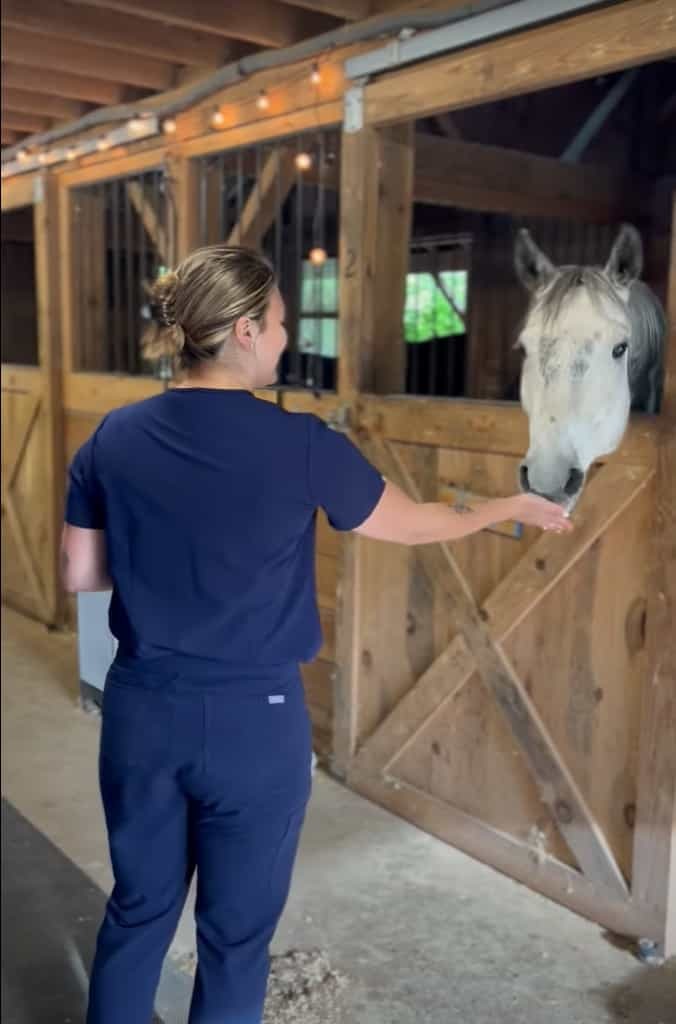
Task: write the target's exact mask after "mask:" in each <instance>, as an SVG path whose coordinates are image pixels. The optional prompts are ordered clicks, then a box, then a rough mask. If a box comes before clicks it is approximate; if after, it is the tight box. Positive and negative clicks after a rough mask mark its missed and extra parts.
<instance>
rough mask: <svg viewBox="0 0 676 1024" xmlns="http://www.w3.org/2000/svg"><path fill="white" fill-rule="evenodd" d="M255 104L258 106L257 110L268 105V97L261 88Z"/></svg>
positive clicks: (263, 108) (265, 108) (264, 108)
mask: <svg viewBox="0 0 676 1024" xmlns="http://www.w3.org/2000/svg"><path fill="white" fill-rule="evenodd" d="M256 106H257V107H258V109H259V110H267V109H268V107H269V106H270V98H269V96H268V94H267V93H266V91H265V89H261V91H260V93H259V94H258V99H257V100H256Z"/></svg>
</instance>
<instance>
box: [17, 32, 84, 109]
mask: <svg viewBox="0 0 676 1024" xmlns="http://www.w3.org/2000/svg"><path fill="white" fill-rule="evenodd" d="M3 17H4V14H3ZM2 106H3V108H4V107H8V108H10V109H12V110H21V111H23V112H24V113H27V114H38V115H42V116H43V117H45V116H47V117H57V118H64V119H65V120H75V118H78V117H81V116H82V115H83V114H84V113H85V111H86V109H87V107H86V106H85V104H84V103H78V102H77V101H76V100H67V99H63V97H61V96H51V95H49V93H45V92H29V91H28V90H27V89H8V88H6V87H5V86H3V89H2Z"/></svg>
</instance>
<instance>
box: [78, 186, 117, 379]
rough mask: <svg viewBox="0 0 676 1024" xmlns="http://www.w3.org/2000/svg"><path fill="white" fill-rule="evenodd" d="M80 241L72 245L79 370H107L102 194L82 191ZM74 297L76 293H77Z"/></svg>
mask: <svg viewBox="0 0 676 1024" xmlns="http://www.w3.org/2000/svg"><path fill="white" fill-rule="evenodd" d="M73 217H74V218H77V221H76V224H77V226H76V228H75V230H76V238H77V242H76V243H74V244H73V246H72V261H73V263H72V266H73V281H74V282H77V297H78V301H77V306H76V308H77V310H78V314H79V315H77V316H76V319H75V322H74V323H73V324H72V328H71V329H72V332H73V343H74V349H73V351H74V353H77V356H76V358H75V362H74V368H75V369H76V370H83V371H85V372H88V373H96V372H105V371H106V370H108V368H109V367H108V353H107V352H106V325H107V319H108V316H109V312H108V301H107V291H106V289H107V284H106V234H105V221H106V206H105V199H104V196H103V193H100V192H99V191H98V190H97V192H95V193H93V192H89V193H86V192H80V193H79V194H78V196H77V200H76V205H75V206H74V208H73ZM74 298H75V296H74Z"/></svg>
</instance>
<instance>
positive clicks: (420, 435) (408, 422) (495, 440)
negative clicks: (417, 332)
mask: <svg viewBox="0 0 676 1024" xmlns="http://www.w3.org/2000/svg"><path fill="white" fill-rule="evenodd" d="M341 358H342V353H341ZM357 414H358V425H359V428H360V429H363V430H365V431H367V432H368V433H372V434H373V435H374V436H378V437H382V438H383V439H385V440H388V441H401V442H402V443H404V444H425V445H434V446H439V447H442V448H448V447H453V448H463V449H465V450H466V451H471V452H486V453H489V452H492V453H495V454H500V455H516V456H518V457H519V458H521V457H522V456H523V453H524V452H525V451H526V449H527V448H528V420H527V418H526V416H525V414H524V412H523V411H522V409H521V407H520V406H519V405H518V404H517V403H516V402H474V401H472V400H471V399H452V400H450V401H449V400H448V399H446V398H417V397H412V396H407V397H406V398H399V397H396V396H394V397H391V398H389V397H379V396H377V395H360V396H359V400H358V403H357ZM658 434H659V430H658V421H657V420H656V418H655V417H654V416H632V418H631V421H630V424H629V428H628V430H627V433H626V435H625V437H624V440H623V441H622V444H621V446H620V448H619V449H618V451H617V452H615V453H613V455H610V456H608V457H607V458H606V459H604V460H603V461H605V462H625V463H627V464H630V465H640V466H649V467H650V468H654V466H655V461H656V455H655V449H656V443H657V437H658Z"/></svg>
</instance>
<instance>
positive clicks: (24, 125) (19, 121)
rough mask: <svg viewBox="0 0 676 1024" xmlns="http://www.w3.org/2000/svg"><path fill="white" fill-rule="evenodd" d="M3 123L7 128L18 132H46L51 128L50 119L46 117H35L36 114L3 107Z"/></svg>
mask: <svg viewBox="0 0 676 1024" xmlns="http://www.w3.org/2000/svg"><path fill="white" fill-rule="evenodd" d="M2 123H3V125H4V126H5V128H9V129H10V131H16V132H30V134H31V135H32V134H33V133H34V132H44V131H46V130H47V128H49V121H48V119H47V118H46V117H35V115H34V114H21V113H19V112H18V111H17V112H16V113H15V112H14V111H13V110H7V109H3V111H2Z"/></svg>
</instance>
